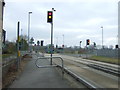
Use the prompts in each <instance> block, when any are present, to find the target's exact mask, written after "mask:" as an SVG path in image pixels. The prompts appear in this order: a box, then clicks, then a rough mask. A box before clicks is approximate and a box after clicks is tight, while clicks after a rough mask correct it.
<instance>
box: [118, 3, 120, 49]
mask: <svg viewBox="0 0 120 90" xmlns="http://www.w3.org/2000/svg"><path fill="white" fill-rule="evenodd" d="M118 47H119V48H120V1H119V2H118Z"/></svg>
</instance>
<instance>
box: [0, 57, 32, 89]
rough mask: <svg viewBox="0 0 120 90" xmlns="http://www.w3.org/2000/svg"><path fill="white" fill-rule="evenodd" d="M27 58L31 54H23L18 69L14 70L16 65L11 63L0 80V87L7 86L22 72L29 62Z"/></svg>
mask: <svg viewBox="0 0 120 90" xmlns="http://www.w3.org/2000/svg"><path fill="white" fill-rule="evenodd" d="M29 58H32V57H31V56H28V55H25V56H24V57H23V58H22V60H21V63H20V67H19V70H18V71H16V65H15V64H13V65H11V67H10V68H9V70H8V72H7V74H6V75H5V78H4V79H3V81H2V88H3V89H4V88H8V87H9V86H10V85H11V84H12V83H13V81H14V80H15V79H16V78H18V77H19V75H20V74H21V73H22V72H23V70H24V68H25V66H26V64H27V63H28V62H29Z"/></svg>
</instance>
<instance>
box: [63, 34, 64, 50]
mask: <svg viewBox="0 0 120 90" xmlns="http://www.w3.org/2000/svg"><path fill="white" fill-rule="evenodd" d="M63 48H64V34H63Z"/></svg>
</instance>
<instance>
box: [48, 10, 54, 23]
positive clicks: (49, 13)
mask: <svg viewBox="0 0 120 90" xmlns="http://www.w3.org/2000/svg"><path fill="white" fill-rule="evenodd" d="M52 21H53V12H52V11H48V12H47V22H48V23H52Z"/></svg>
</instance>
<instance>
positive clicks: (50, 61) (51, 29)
mask: <svg viewBox="0 0 120 90" xmlns="http://www.w3.org/2000/svg"><path fill="white" fill-rule="evenodd" d="M52 45H53V22H52V23H51V48H50V49H51V60H50V65H52V52H53V47H52Z"/></svg>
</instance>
